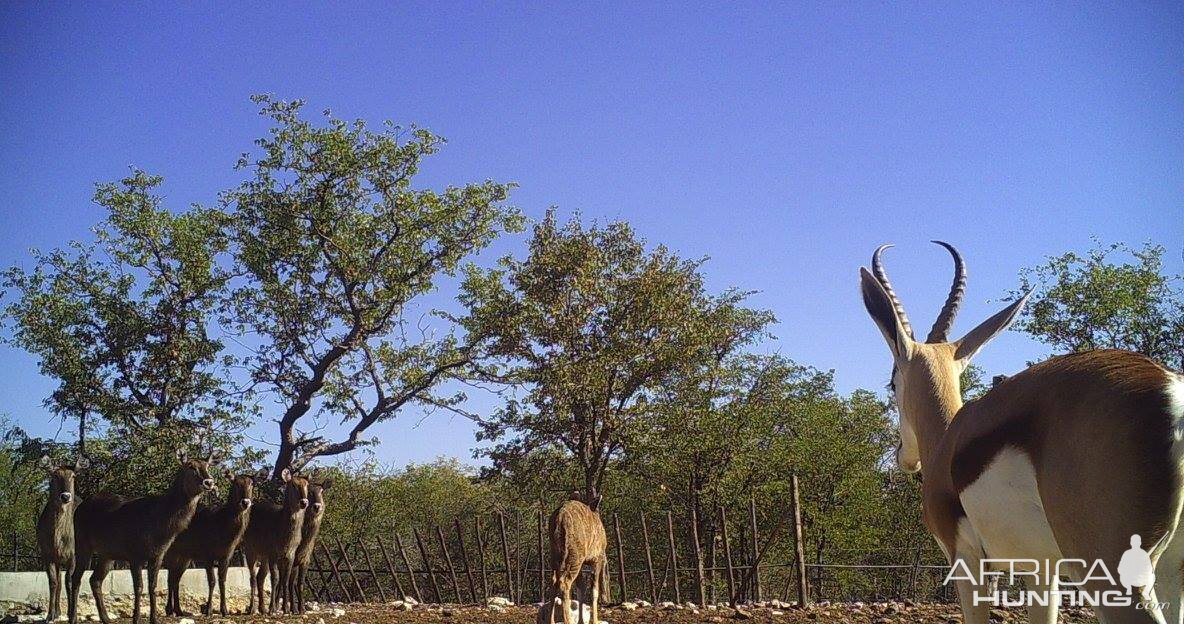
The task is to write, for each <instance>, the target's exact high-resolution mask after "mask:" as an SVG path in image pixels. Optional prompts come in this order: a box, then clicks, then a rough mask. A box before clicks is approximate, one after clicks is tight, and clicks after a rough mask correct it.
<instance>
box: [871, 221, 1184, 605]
mask: <svg viewBox="0 0 1184 624" xmlns="http://www.w3.org/2000/svg"><path fill="white" fill-rule="evenodd" d="M935 242H936V241H935ZM938 244H939V245H942V246H943V247H945V248H946V249H947V250H948V251H949V252H950V253H951V254H952V255H953V257H954V265H955V272H954V284H953V287H952V289H951V290H950V294H949V297H948V298H947V300H946V304H945V306H944V307H943V308H942V310H941V313H940V314H939V316H938V319H937V322H936V323H934V326H933V329H932V330H931V331H930V332H929V335H928V337H927V338H926V339H925V340H924V341H923V342H920V341H917V340H916V338H915V337H914V335H913V331H912V327H911V325H910V324H909V321H908V317H907V316H906V315H905V312H904V308H903V306H902V305H901V303H900V301H899V299H898V298H897V296H896V294H895V293H894V292H893V290H892V286H891V284H890V283H889V282H888V277H887V275H886V274H885V272H884V267H883V263H882V262H881V254H882V253H883V250H884V249H885V248H886V247H888V246H887V245H885V246H883V247H881V248H879V249H877V250H876V251H875V253H874V254H873V256H872V270H871V272H869V271H868V270H867V269H862V270H861V272H860V278H861V290H862V294H863V301H864V305H865V306H866V308H867V311H868V313H869V314H870V315H871V317H872V319H873V320H874V321H875V323H876V325H877V327H878V328H879V329H880V332H881V333H882V334H883V335H884V338H885V339H886V340H887V342H888V347H889V350H890V351H891V353H892V358H893V364H894V366H893V371H892V386H891V387H892V390H893V395H894V399H895V403H896V406H897V408H898V410H899V412H900V436H901V443H900V446H899V447H898V449H897V453H896V460H897V464H898V465H899V466H900V468H901V469H903V470H905V471H908V472H917V471H920V472H921V473H922V475H923V477H924V478H923V481H922V493H923V506H924V509H923V518H924V522H925V525H926V527H927V528H928V529H929V530H930V532H932V533H933V535H934V536H935V537H936V538H937V541H938V543H939V544H940V545H941V548H942V549H943V550H944V551H945V553H946V556H947V557H948V558H949V560H950V562H951V564H952V565H953V570H952V571H951V574H950V577H948V578H953V579H954V580H955V582H956V583H957V586H958V597H959V600H960V602H961V605H962V612H963V617H964V620H965V621H966V622H967V623H968V624H982V623H986V622H987V621H988V616H989V608H990V606H991V602H990V600H988V599H989V598H990V596H989V592H988V591H987V587H986V586H985V585H984V584H983V575H982V574H981V571H982V569H983V567H984V566H985V567H987V568H988V572H989V571H990V568H992V567H994V568H1002V569H1003V571H1004V572H1005V573H1008V572H1010V571H1013V570H1015V571H1019V572H1021V573H1031V576H1027V577H1026V578H1025V581H1026V584H1027V586H1028V590H1029V593H1028V598H1029V599H1028V600H1027V604H1028V616H1029V621H1031V622H1034V623H1040V624H1045V623H1052V622H1056V620H1057V611H1058V604H1059V602H1060V598H1061V594H1059V593H1057V592H1058V591H1062V590H1059V589H1058V585H1059V584H1060V585H1062V587H1064V588H1065V589H1068V588H1069V587H1070V586H1072V587H1073V590H1074V592H1075V594H1076V595H1078V596H1079V597H1081V596H1087V598H1086V600H1087V601H1088V602H1090V603H1091V604H1092V603H1093V602H1099V601H1098V600H1097V599H1098V597H1099V596H1101V597H1102V600H1101V601H1100V602H1102V604H1098V605H1097V606H1095V608H1094V611H1095V613H1096V614H1097V615H1098V616H1099V618H1100V619H1101V620H1102V621H1103V622H1111V623H1112V622H1164V621H1167V622H1172V623H1173V624H1179V623H1180V622H1181V615H1182V614H1181V608H1180V601H1181V594H1182V589H1184V578H1182V570H1184V536H1181V532H1180V531H1178V528H1179V521H1180V511H1181V504H1182V502H1184V497H1182V496H1181V494H1182V492H1184V480H1182V474H1184V472H1182V470H1181V468H1182V466H1184V461H1182V458H1181V452H1182V451H1184V446H1182V445H1181V444H1182V443H1181V437H1182V434H1184V428H1182V425H1184V420H1182V419H1184V378H1182V377H1181V375H1179V374H1177V373H1174V372H1172V371H1169V370H1167V369H1165V368H1163V367H1161V366H1159V365H1158V364H1156V363H1155V362H1153V361H1151V360H1150V359H1148V358H1146V357H1144V356H1142V355H1138V354H1135V353H1130V352H1126V351H1117V350H1105V351H1092V352H1084V353H1076V354H1072V355H1065V356H1061V357H1055V358H1052V359H1050V360H1048V361H1045V362H1043V363H1041V364H1036V365H1034V366H1032V367H1030V368H1028V369H1027V370H1024V371H1023V372H1020V373H1018V374H1016V375H1013V376H1011V377H1008V378H1005V379H1001V380H1000V381H999V382H998V383H997V384H996V385H994V386H993V387H992V388H991V389H990V390H989V391H988V392H987V393H986V394H985V395H983V396H982V397H981V398H979V399H977V400H975V401H972V402H970V403H967V404H965V405H963V402H962V396H961V388H960V383H959V376H960V375H961V373H962V372H963V370H965V368H966V366H967V365H968V364H969V362H970V359H971V357H973V356H974V354H975V353H976V352H978V350H979V349H980V348H982V346H983V345H984V344H986V343H987V341H989V340H990V339H991V338H993V337H994V336H996V335H998V334H999V333H1000V332H1002V331H1004V330H1005V329H1007V327H1008V326H1009V325H1010V324H1011V323H1012V321H1013V320H1014V319H1015V318H1016V316H1017V314H1019V312H1020V310H1021V308H1022V307H1023V306H1024V304H1025V302H1026V301H1027V296H1025V297H1022V298H1020V299H1019V300H1017V301H1015V302H1014V303H1012V304H1011V305H1009V306H1007V307H1006V308H1005V309H1003V310H1002V311H1000V312H999V313H997V314H995V315H994V316H992V317H991V318H989V319H987V320H986V321H984V322H983V323H982V324H980V325H979V326H977V327H975V328H974V329H972V330H970V332H969V333H967V334H966V335H965V336H963V337H962V338H961V339H958V340H950V338H949V332H950V329H951V326H952V325H953V321H954V317H955V315H956V314H957V311H958V307H959V305H960V303H961V301H962V296H963V293H964V291H965V285H966V269H965V264H964V263H963V261H962V258H961V256H960V255H959V254H958V252H957V250H956V249H954V248H953V247H952V246H950V245H949V244H947V243H941V242H938ZM1134 536H1140V538H1141V540H1142V544H1144V545H1148V546H1149V548H1148V551H1149V552H1148V554H1149V558H1150V561H1151V562H1152V566H1153V567H1154V574H1155V580H1154V583H1153V586H1150V587H1144V588H1143V592H1142V593H1143V596H1142V597H1140V596H1133V597H1129V598H1130V599H1128V600H1126V602H1125V603H1124V602H1123V601H1122V599H1121V595H1119V596H1118V598H1117V599H1113V598H1111V599H1109V600H1108V599H1106V597H1105V596H1102V593H1103V592H1112V591H1113V590H1115V589H1118V590H1120V591H1121V590H1122V587H1121V586H1119V587H1117V588H1116V587H1115V583H1116V582H1117V581H1114V582H1111V579H1110V578H1107V577H1109V576H1111V575H1110V574H1099V570H1105V571H1114V570H1119V562H1120V559H1122V558H1123V555H1124V552H1125V551H1127V550H1128V548H1130V547H1131V544H1132V542H1134V541H1135V538H1134ZM1069 560H1077V562H1076V563H1072V562H1071V563H1070V564H1069V565H1067V566H1065V567H1062V568H1061V569H1060V572H1061V573H1062V574H1063V575H1064V576H1065V577H1066V578H1067V579H1068V580H1067V581H1062V580H1060V579H1059V578H1058V574H1056V572H1055V571H1056V570H1057V568H1056V566H1058V562H1061V563H1064V562H1066V561H1069ZM1099 562H1100V564H1104V565H1101V566H1100V565H1099ZM1050 569H1052V570H1053V571H1054V572H1053V573H1049V570H1050ZM959 570H961V571H964V573H963V574H959V575H957V576H955V575H954V571H959ZM1079 584H1080V585H1079ZM1136 584H1137V583H1136ZM1077 590H1080V591H1081V592H1084V594H1081V593H1077ZM1124 593H1125V592H1124ZM976 596H977V599H976ZM1042 596H1043V599H1042V598H1041V597H1042Z"/></svg>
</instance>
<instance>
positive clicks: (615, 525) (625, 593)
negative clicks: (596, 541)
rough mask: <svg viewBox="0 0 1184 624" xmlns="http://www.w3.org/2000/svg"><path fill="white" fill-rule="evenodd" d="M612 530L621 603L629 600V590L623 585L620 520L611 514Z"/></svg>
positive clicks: (623, 563) (622, 543)
mask: <svg viewBox="0 0 1184 624" xmlns="http://www.w3.org/2000/svg"><path fill="white" fill-rule="evenodd" d="M613 530H614V531H615V533H616V536H617V573H618V574H619V575H620V577H621V602H625V601H626V600H629V589H628V586H627V585H626V584H625V543H624V542H623V541H621V519H620V518H619V517H618V516H617V514H615V513H614V514H613Z"/></svg>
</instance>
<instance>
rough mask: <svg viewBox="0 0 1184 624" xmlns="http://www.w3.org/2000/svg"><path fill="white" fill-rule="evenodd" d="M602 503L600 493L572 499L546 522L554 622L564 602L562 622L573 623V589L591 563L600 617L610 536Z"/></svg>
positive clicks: (594, 604) (595, 612)
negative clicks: (607, 534)
mask: <svg viewBox="0 0 1184 624" xmlns="http://www.w3.org/2000/svg"><path fill="white" fill-rule="evenodd" d="M585 501H586V502H585ZM599 507H600V495H599V494H592V495H591V496H587V497H585V498H584V500H569V501H566V502H564V503H563V504H562V505H560V506H559V509H556V510H555V512H554V513H552V514H551V518H550V521H549V522H548V523H547V529H548V534H549V535H550V537H551V570H552V572H551V594H550V598H551V621H552V622H555V609H557V608H559V607H560V606H562V609H563V623H564V624H572V620H573V613H572V610H571V590H572V585H573V584H574V583H575V582H576V579H577V578H579V576H580V570H581V569H582V568H583V567H584V564H590V565H591V566H592V595H591V603H592V621H593V622H599V621H600V588H601V587H602V586H603V582H604V570H605V566H606V565H607V564H608V557H606V556H605V548H606V547H607V546H608V538H607V537H606V536H605V533H604V523H603V522H601V521H600V512H599ZM560 595H562V596H563V600H562V602H560V601H558V600H557V598H558V597H559V596H560ZM581 611H582V609H581ZM581 618H582V615H581Z"/></svg>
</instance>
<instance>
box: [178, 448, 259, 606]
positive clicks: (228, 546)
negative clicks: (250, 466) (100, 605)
mask: <svg viewBox="0 0 1184 624" xmlns="http://www.w3.org/2000/svg"><path fill="white" fill-rule="evenodd" d="M225 477H226V479H227V480H228V481H229V482H230V490H229V494H228V496H227V497H226V502H225V503H223V504H222V505H221V506H220V507H216V508H211V507H203V508H201V509H198V510H197V513H195V514H194V515H193V520H192V521H191V522H190V523H189V527H188V528H186V529H185V530H184V531H182V532H181V534H180V535H178V536H177V539H175V540H173V545H172V546H171V547H169V550H168V552H167V553H166V554H165V556H164V567H165V568H166V569H167V570H168V571H169V580H168V584H169V593H168V600H167V601H166V603H165V614H166V615H189V614H188V613H185V612H183V611H182V610H181V576H182V575H183V574H185V569H186V568H187V567H189V564H190V563H192V562H194V561H200V562H202V563H203V564H204V565H205V569H206V586H207V588H208V593H207V594H206V605H205V608H204V609H203V610H202V611H203V613H205V614H206V615H213V614H214V578H215V577H214V570H215V568H217V571H218V576H217V581H218V586H219V588H220V589H219V613H221V614H222V615H223V616H225V615H226V614H227V612H226V572H227V569H228V568H229V567H230V557H231V555H233V554H234V550H235V549H236V548H238V544H239V541H240V540H242V537H243V533H245V532H246V531H247V522H248V519H249V518H250V517H251V497H252V496H254V491H255V479H259V478H266V475H263V476H253V475H235V474H234V473H233V472H231V471H230V470H229V469H228V470H226V472H225Z"/></svg>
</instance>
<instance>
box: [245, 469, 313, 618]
mask: <svg viewBox="0 0 1184 624" xmlns="http://www.w3.org/2000/svg"><path fill="white" fill-rule="evenodd" d="M280 476H281V478H282V479H283V481H284V499H283V500H284V503H283V505H277V504H275V503H272V502H270V501H264V500H260V501H258V502H257V503H256V504H255V505H254V508H253V509H252V510H251V520H250V522H249V523H247V532H246V534H245V535H243V541H242V548H243V554H244V555H245V556H246V559H247V573H248V574H249V575H250V577H251V608H250V610H249V613H250V614H251V615H254V614H256V613H259V612H263V611H264V606H263V584H264V582H266V581H267V574H268V570H269V569H270V567H271V566H272V564H274V565H275V567H276V574H275V575H274V576H275V578H273V579H272V581H271V588H272V590H271V601H270V602H269V603H268V606H267V607H266V611H267V613H272V612H274V611H275V610H276V607H277V604H278V601H279V599H280V598H281V596H283V594H285V589H284V588H286V587H288V583H289V582H290V574H291V571H292V561H293V560H294V559H295V557H296V548H297V547H298V546H299V545H300V531H301V528H302V527H303V526H304V512H305V509H307V508H308V479H307V478H305V477H301V476H297V475H294V474H292V471H290V470H288V469H287V468H285V469H284V470H283V472H282V473H281V474H280ZM256 597H257V598H258V599H259V603H258V611H256V604H255V598H256Z"/></svg>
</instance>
